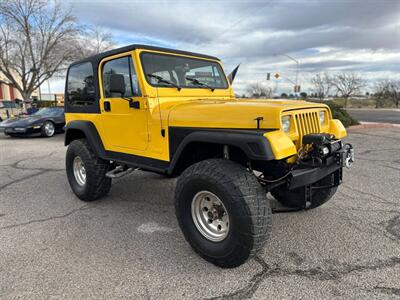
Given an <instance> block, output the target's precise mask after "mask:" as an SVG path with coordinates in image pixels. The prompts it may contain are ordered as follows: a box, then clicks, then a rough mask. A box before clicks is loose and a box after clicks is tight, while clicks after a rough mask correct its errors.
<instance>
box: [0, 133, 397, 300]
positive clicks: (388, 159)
mask: <svg viewBox="0 0 400 300" xmlns="http://www.w3.org/2000/svg"><path fill="white" fill-rule="evenodd" d="M347 140H348V141H349V142H351V143H353V145H354V146H355V148H356V158H357V161H356V163H355V165H354V166H353V168H352V169H350V170H346V171H345V181H344V183H343V184H342V186H341V187H340V188H339V192H338V193H337V194H336V195H335V197H334V198H333V199H332V200H331V201H330V202H328V203H327V204H326V205H324V206H322V207H320V208H318V209H315V210H312V211H305V212H297V213H280V214H274V215H273V232H272V237H271V239H270V241H269V242H268V244H267V245H266V247H265V248H264V249H263V251H261V253H260V254H259V255H258V256H257V257H256V258H255V259H253V260H251V261H249V262H248V263H246V264H245V265H243V266H241V267H239V268H236V269H228V270H225V269H220V268H217V267H215V266H213V265H211V264H209V263H207V262H205V261H204V260H202V259H201V258H200V257H198V256H197V255H196V254H195V253H194V252H193V251H192V250H191V248H190V247H189V245H188V244H187V243H186V242H185V240H184V238H183V236H182V234H181V232H180V230H179V228H178V225H177V222H176V219H175V215H174V208H173V193H174V184H175V180H174V179H165V178H163V177H161V176H159V175H155V174H151V173H143V172H136V173H133V174H131V175H129V176H127V177H124V178H121V179H119V180H115V182H114V185H113V187H112V190H111V193H110V195H109V196H108V197H107V198H104V199H102V200H100V201H97V202H92V203H83V202H80V201H79V200H78V199H77V198H76V197H75V196H74V195H73V194H72V192H71V190H70V188H69V186H68V183H67V179H66V175H65V170H64V154H65V148H64V146H63V136H62V135H58V136H56V137H54V138H51V139H44V138H21V139H17V138H5V137H3V136H1V137H0V164H1V169H0V276H1V278H0V297H1V298H29V299H32V298H41V299H43V298H96V299H100V298H103V299H109V298H132V299H142V298H146V299H160V298H168V299H181V298H192V299H210V298H221V299H243V298H254V299H265V298H275V297H279V298H318V299H326V298H377V297H378V298H396V297H400V199H399V198H400V197H399V195H400V128H384V129H368V130H366V129H357V130H354V131H353V132H351V134H350V137H349V138H348V139H347Z"/></svg>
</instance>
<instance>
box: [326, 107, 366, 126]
mask: <svg viewBox="0 0 400 300" xmlns="http://www.w3.org/2000/svg"><path fill="white" fill-rule="evenodd" d="M325 104H326V105H328V106H329V108H330V109H331V111H332V116H333V118H334V119H339V120H340V121H341V122H342V123H343V125H344V127H349V126H352V125H358V124H360V123H359V122H358V121H357V120H356V119H354V118H353V117H352V116H350V115H349V113H348V112H347V111H346V110H344V109H343V107H342V106H340V105H338V104H336V103H334V102H332V101H327V102H325Z"/></svg>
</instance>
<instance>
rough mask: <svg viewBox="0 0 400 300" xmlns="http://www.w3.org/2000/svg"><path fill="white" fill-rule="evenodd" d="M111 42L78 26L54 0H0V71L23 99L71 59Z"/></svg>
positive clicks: (98, 50)
mask: <svg viewBox="0 0 400 300" xmlns="http://www.w3.org/2000/svg"><path fill="white" fill-rule="evenodd" d="M111 45H112V38H111V36H110V35H109V34H108V33H105V32H104V31H101V30H100V29H98V28H95V29H86V30H85V29H83V28H81V27H80V26H79V25H78V23H77V21H76V18H75V17H74V16H73V15H72V14H71V12H70V11H69V10H66V9H65V8H64V7H63V6H62V5H61V4H60V2H58V1H57V0H51V1H48V0H0V72H2V73H3V74H4V76H5V77H6V78H7V79H8V81H9V82H10V83H11V84H12V85H13V86H14V87H15V88H16V89H17V90H18V91H19V92H20V93H21V95H22V97H23V98H24V100H26V99H29V98H30V97H31V95H32V92H33V91H35V90H36V89H37V88H38V87H39V86H40V85H41V84H42V83H43V82H44V81H46V80H48V79H49V78H51V77H52V76H53V75H55V74H57V73H59V72H60V71H62V70H65V68H66V66H67V65H68V64H69V63H70V62H71V61H73V60H76V59H80V58H83V57H85V56H89V55H93V54H96V53H98V52H101V51H104V50H107V49H108V48H109V47H111Z"/></svg>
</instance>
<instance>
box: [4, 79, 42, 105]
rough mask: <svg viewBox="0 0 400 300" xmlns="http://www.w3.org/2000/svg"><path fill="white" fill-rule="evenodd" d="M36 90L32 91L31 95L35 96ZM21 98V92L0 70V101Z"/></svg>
mask: <svg viewBox="0 0 400 300" xmlns="http://www.w3.org/2000/svg"><path fill="white" fill-rule="evenodd" d="M37 94H38V93H37V92H33V93H32V97H37ZM15 99H23V98H22V96H21V93H20V92H19V91H18V90H17V89H16V88H15V87H14V86H13V84H12V83H11V82H10V81H9V80H8V79H7V78H6V77H5V76H4V74H3V73H1V72H0V101H1V100H15Z"/></svg>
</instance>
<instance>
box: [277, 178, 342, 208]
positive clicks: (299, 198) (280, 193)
mask: <svg viewBox="0 0 400 300" xmlns="http://www.w3.org/2000/svg"><path fill="white" fill-rule="evenodd" d="M332 180H333V178H332V175H329V176H327V177H325V178H323V179H321V180H320V181H318V182H317V183H315V184H314V185H316V186H327V185H330V184H331V182H332ZM301 189H304V187H301V188H298V189H294V190H291V191H289V190H287V189H285V188H283V187H282V186H281V187H277V188H275V189H273V190H271V194H272V196H273V197H274V198H275V199H276V200H278V202H279V203H281V204H282V205H283V206H285V207H288V208H294V209H300V208H303V206H304V198H303V192H302V190H301ZM336 191H337V186H336V187H331V188H327V189H320V190H313V194H312V201H311V204H310V205H309V206H308V207H307V209H313V208H317V207H319V206H321V205H322V204H324V203H326V202H328V201H329V200H330V199H331V198H332V197H333V195H335V193H336Z"/></svg>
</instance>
